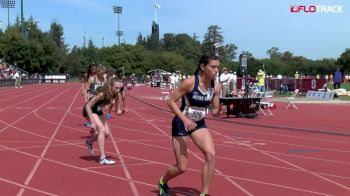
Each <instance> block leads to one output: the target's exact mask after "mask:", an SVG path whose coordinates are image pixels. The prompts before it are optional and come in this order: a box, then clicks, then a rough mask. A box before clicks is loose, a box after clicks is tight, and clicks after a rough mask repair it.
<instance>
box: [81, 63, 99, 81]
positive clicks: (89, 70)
mask: <svg viewBox="0 0 350 196" xmlns="http://www.w3.org/2000/svg"><path fill="white" fill-rule="evenodd" d="M92 68H97V66H96V65H95V64H91V65H89V67H88V68H87V70H86V73H85V74H84V76H83V82H87V81H88V80H89V78H90V76H91V72H92V71H91V70H92Z"/></svg>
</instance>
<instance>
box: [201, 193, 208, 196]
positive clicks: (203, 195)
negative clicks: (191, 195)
mask: <svg viewBox="0 0 350 196" xmlns="http://www.w3.org/2000/svg"><path fill="white" fill-rule="evenodd" d="M199 196H210V195H209V194H206V193H201V194H200V195H199Z"/></svg>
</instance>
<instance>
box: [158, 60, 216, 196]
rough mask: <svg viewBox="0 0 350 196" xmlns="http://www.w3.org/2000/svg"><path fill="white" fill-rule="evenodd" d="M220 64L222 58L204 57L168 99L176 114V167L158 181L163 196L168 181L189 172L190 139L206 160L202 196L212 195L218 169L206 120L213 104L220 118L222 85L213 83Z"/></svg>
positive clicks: (212, 110)
mask: <svg viewBox="0 0 350 196" xmlns="http://www.w3.org/2000/svg"><path fill="white" fill-rule="evenodd" d="M219 65H220V62H219V58H218V57H217V56H216V55H203V56H202V57H201V59H200V61H199V64H198V67H197V71H196V72H195V74H194V75H193V76H191V77H189V78H187V79H185V80H184V81H183V82H182V83H181V85H180V87H179V88H177V89H175V91H174V92H173V93H172V94H171V96H170V98H169V99H168V100H167V103H168V106H169V107H170V109H171V110H172V111H173V112H174V113H175V117H174V118H173V121H172V138H173V145H174V146H173V147H174V154H175V158H176V164H175V165H172V166H170V167H169V168H168V169H167V171H166V173H165V175H164V176H163V177H162V178H161V179H160V180H159V194H160V195H161V196H164V195H168V189H169V187H168V185H167V182H168V181H169V180H171V179H173V178H175V177H176V176H178V175H180V174H182V173H184V172H185V171H186V169H187V164H188V163H187V162H188V157H187V142H188V138H191V139H192V141H193V142H194V143H195V144H196V146H197V147H198V148H199V149H200V151H201V152H202V153H203V155H204V157H205V161H204V167H203V170H202V190H201V194H200V195H201V196H206V195H209V194H208V192H209V186H210V182H211V178H212V176H213V173H214V169H215V150H214V143H213V139H212V136H211V134H210V132H209V130H208V129H207V126H206V124H205V120H204V118H205V116H206V115H207V111H208V110H207V109H208V107H209V106H210V105H211V113H212V115H213V116H218V115H219V106H220V92H221V85H220V83H218V82H215V81H214V80H215V76H216V74H217V73H218V71H219ZM181 98H182V106H181V108H179V107H178V105H177V103H176V102H177V101H178V100H179V99H181Z"/></svg>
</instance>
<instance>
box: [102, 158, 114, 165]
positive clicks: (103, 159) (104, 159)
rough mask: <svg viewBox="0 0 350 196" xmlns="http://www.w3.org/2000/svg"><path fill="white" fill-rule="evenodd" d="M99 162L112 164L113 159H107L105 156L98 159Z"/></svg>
mask: <svg viewBox="0 0 350 196" xmlns="http://www.w3.org/2000/svg"><path fill="white" fill-rule="evenodd" d="M100 164H101V165H113V164H115V161H113V160H109V159H107V158H106V157H105V158H102V159H100Z"/></svg>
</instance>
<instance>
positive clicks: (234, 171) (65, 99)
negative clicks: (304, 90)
mask: <svg viewBox="0 0 350 196" xmlns="http://www.w3.org/2000/svg"><path fill="white" fill-rule="evenodd" d="M79 87H80V85H79V84H73V83H70V84H47V85H46V84H45V85H30V86H25V88H23V89H12V88H11V89H0V97H1V99H0V157H1V162H0V195H5V196H8V195H72V196H73V195H74V196H76V195H84V196H88V195H104V196H107V195H122V196H124V195H157V182H158V180H159V178H160V176H162V175H163V174H164V172H165V169H166V168H167V167H168V165H170V164H173V163H174V156H173V154H172V143H171V139H170V138H171V137H170V129H171V127H170V125H171V119H172V116H173V115H172V114H171V113H168V112H164V111H161V110H159V109H158V108H156V107H153V106H150V105H148V104H145V103H144V102H141V101H140V100H137V99H134V98H132V97H128V98H127V105H128V108H129V112H128V113H127V114H126V115H124V116H115V115H114V116H113V118H112V119H111V120H110V126H111V129H112V136H113V137H111V138H108V139H107V140H106V151H107V154H108V155H109V156H110V157H111V158H112V159H114V160H116V161H117V164H116V165H113V166H100V165H99V164H98V162H97V160H98V156H92V157H91V156H89V155H88V150H87V149H86V147H85V145H84V144H83V142H84V140H85V138H86V137H87V136H88V135H89V129H87V128H85V127H84V125H83V124H84V123H85V120H84V119H83V118H82V116H81V109H82V105H83V101H82V97H81V94H80V91H79ZM128 93H129V94H130V95H131V96H133V97H136V98H140V99H141V100H142V101H145V102H147V103H151V104H155V105H156V106H158V107H161V108H164V109H167V107H166V105H165V102H164V101H162V100H159V97H160V94H161V93H160V89H158V88H145V87H140V88H137V89H133V90H130V91H128ZM285 105H286V103H277V109H275V110H273V113H274V116H267V117H264V116H260V117H259V118H258V119H233V118H230V119H228V120H229V121H230V122H221V121H217V120H207V124H208V127H209V128H210V129H211V131H212V135H213V138H214V140H215V148H216V163H217V165H216V168H217V170H216V172H215V176H214V178H213V182H212V186H211V191H210V192H211V195H214V196H215V195H217V196H222V195H223V196H225V195H228V196H231V195H268V196H271V195H284V196H285V195H293V196H295V195H298V196H299V195H344V196H345V195H350V141H349V136H338V135H332V134H319V133H315V132H310V131H308V130H325V131H327V132H329V133H332V132H342V133H350V124H349V123H348V122H349V120H348V114H349V112H348V111H349V109H350V106H349V105H322V104H309V105H308V104H299V105H298V106H299V109H298V110H295V109H292V110H285V109H283V108H284V107H285ZM222 119H225V120H227V119H226V118H225V116H224V115H223V116H222ZM234 122H244V123H251V124H252V125H253V126H249V125H242V124H237V123H234ZM256 125H276V126H280V128H278V127H275V128H267V127H260V126H256ZM281 126H283V127H285V128H282V127H281ZM301 129H304V131H300V130H301ZM94 147H95V148H96V144H95V146H94ZM189 151H190V153H189V159H190V160H189V168H188V171H187V172H186V173H185V174H183V175H182V176H179V177H178V178H176V179H174V180H173V181H171V182H170V184H169V185H170V186H171V187H172V195H199V190H200V186H201V184H200V171H201V167H202V160H203V158H202V155H201V153H200V152H199V151H198V149H197V148H196V147H195V146H194V145H193V144H192V143H190V148H189ZM96 154H98V151H96Z"/></svg>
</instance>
